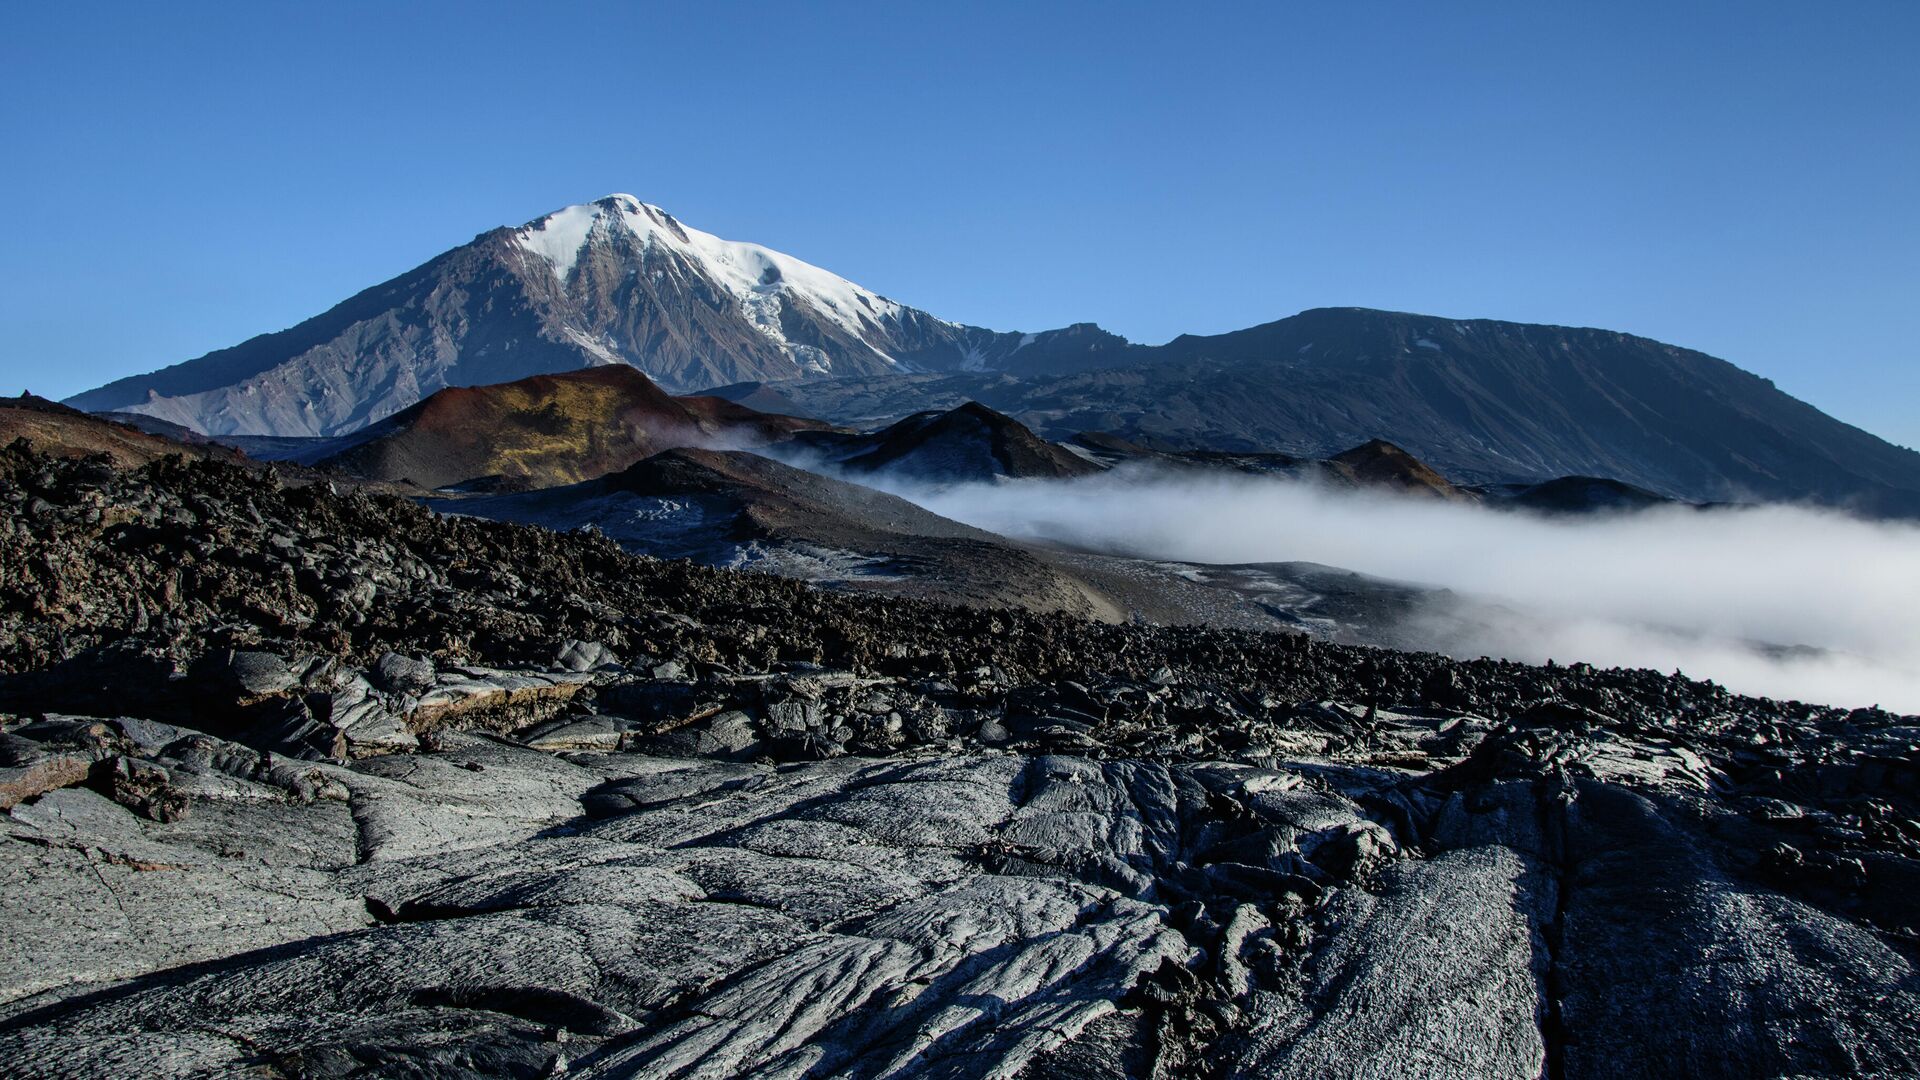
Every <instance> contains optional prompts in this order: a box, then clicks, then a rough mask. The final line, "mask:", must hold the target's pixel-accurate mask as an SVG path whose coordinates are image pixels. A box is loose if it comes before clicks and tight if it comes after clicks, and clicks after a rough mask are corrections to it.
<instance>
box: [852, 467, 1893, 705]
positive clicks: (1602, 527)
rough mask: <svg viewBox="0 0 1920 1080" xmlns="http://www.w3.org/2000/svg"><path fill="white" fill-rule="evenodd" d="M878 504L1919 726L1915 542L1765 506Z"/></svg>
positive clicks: (990, 487) (1029, 495)
mask: <svg viewBox="0 0 1920 1080" xmlns="http://www.w3.org/2000/svg"><path fill="white" fill-rule="evenodd" d="M866 482H867V483H872V482H873V481H872V479H871V478H867V479H866ZM888 486H889V489H890V490H893V491H895V492H896V493H898V494H901V495H904V496H906V497H908V498H910V499H912V500H914V501H915V502H918V503H920V504H921V505H923V506H925V507H927V508H928V509H930V510H933V511H934V512H936V513H939V514H943V515H945V516H947V517H951V518H954V519H957V520H959V521H963V522H966V523H968V524H971V525H976V526H979V527H981V528H984V529H991V530H992V531H994V532H998V533H1001V534H1003V535H1007V536H1014V537H1022V538H1028V539H1037V540H1048V541H1055V542H1059V543H1064V544H1068V545H1072V546H1076V547H1081V548H1086V549H1090V550H1095V551H1103V552H1111V553H1114V554H1123V555H1131V556H1138V557H1145V558H1156V559H1172V560H1180V561H1188V562H1207V563H1248V562H1282V561H1294V560H1304V561H1309V562H1318V563H1325V564H1327V565H1330V566H1338V567H1343V568H1346V569H1349V570H1357V571H1360V572H1363V573H1367V574H1372V575H1376V576H1380V577H1386V578H1393V579H1398V580H1402V581H1408V582H1414V583H1419V584H1425V585H1432V586H1437V587H1441V588H1446V589H1451V590H1455V591H1457V592H1458V593H1461V594H1463V601H1462V602H1463V603H1471V602H1472V601H1473V600H1474V599H1479V600H1486V601H1491V602H1492V603H1493V604H1495V605H1497V606H1498V607H1499V608H1501V609H1505V613H1504V614H1503V615H1501V616H1500V617H1498V618H1495V619H1494V620H1492V621H1491V622H1487V621H1485V620H1479V621H1480V623H1481V624H1480V625H1477V626H1473V627H1471V628H1468V629H1462V628H1461V627H1460V626H1459V625H1457V623H1458V622H1459V620H1452V619H1446V620H1435V627H1436V629H1435V630H1434V632H1435V633H1436V634H1440V633H1444V634H1445V635H1446V636H1447V637H1448V640H1443V641H1435V642H1434V647H1435V648H1439V649H1442V650H1443V651H1446V652H1449V653H1452V654H1454V655H1460V656H1478V655H1482V654H1486V655H1493V656H1503V657H1508V658H1512V659H1516V660H1526V661H1531V662H1542V661H1545V660H1547V659H1554V660H1557V661H1559V662H1561V663H1572V662H1575V661H1586V662H1589V663H1594V664H1598V665H1605V666H1611V665H1624V666H1634V667H1649V668H1655V669H1659V670H1661V671H1673V670H1675V669H1679V670H1682V671H1684V672H1685V673H1686V674H1688V675H1690V676H1692V677H1695V678H1711V679H1713V680H1715V681H1717V682H1720V683H1723V684H1724V685H1726V686H1727V687H1729V688H1730V689H1733V690H1736V691H1739V692H1743V693H1752V694H1763V695H1767V696H1772V697H1793V698H1800V699H1802V700H1807V701H1820V702H1828V703H1832V704H1839V705H1847V706H1857V705H1871V704H1876V703H1877V704H1880V705H1882V706H1885V707H1887V708H1891V709H1897V710H1899V711H1903V712H1920V617H1917V616H1916V615H1915V613H1916V612H1920V527H1915V526H1912V525H1907V524H1886V523H1877V522H1867V521H1862V520H1859V519H1856V518H1851V517H1846V516H1843V515H1840V514H1833V513H1825V512H1820V511H1814V510H1808V509H1802V508H1797V507H1778V506H1774V507H1754V508H1741V509H1722V510H1710V511H1699V510H1692V509H1686V508H1677V507H1673V508H1659V509H1654V510H1649V511H1644V512H1640V513H1629V514H1610V515H1603V516H1587V517H1566V518H1547V517H1539V516H1534V515H1530V514H1520V513H1511V512H1503V511H1496V510H1488V509H1484V508H1481V507H1477V506H1468V505H1460V504H1455V503H1445V502H1440V501H1437V500H1433V501H1428V500H1420V499H1414V498H1409V497H1402V496H1395V495H1386V494H1376V493H1370V492H1355V491H1350V490H1339V489H1331V488H1326V487H1322V486H1319V485H1314V484H1308V483H1301V482H1294V481H1288V480H1281V479H1272V478H1262V477H1227V476H1218V477H1215V476H1195V475H1193V474H1190V473H1179V474H1171V473H1166V472H1160V471H1153V470H1126V469H1123V470H1117V471H1115V472H1113V473H1108V474H1104V475H1101V476H1097V477H1091V478H1087V479H1084V480H1076V481H1058V482H1047V483H1038V482H1023V483H1007V484H974V485H964V486H959V487H949V488H932V489H929V488H916V487H911V486H908V487H902V486H899V485H888ZM1476 607H1478V605H1476ZM1475 614H1476V615H1480V614H1484V612H1480V611H1476V613H1475ZM1466 621H1467V622H1470V623H1471V622H1474V621H1475V620H1466ZM1442 624H1444V625H1446V626H1447V629H1446V630H1444V631H1442V630H1440V629H1438V627H1439V626H1441V625H1442ZM1767 646H1785V647H1795V646H1798V647H1805V648H1800V649H1789V650H1788V651H1785V652H1782V651H1781V650H1780V649H1774V648H1768V647H1767ZM1812 650H1819V651H1818V652H1814V651H1812Z"/></svg>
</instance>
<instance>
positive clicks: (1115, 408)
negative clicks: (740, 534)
mask: <svg viewBox="0 0 1920 1080" xmlns="http://www.w3.org/2000/svg"><path fill="white" fill-rule="evenodd" d="M1119 359H1121V360H1124V365H1125V366H1115V367H1114V368H1112V369H1110V370H1103V371H1096V372H1082V373H1078V374H1070V375H1058V376H1045V377H1033V376H1022V375H1019V374H1014V373H1005V372H1000V373H990V374H927V375H907V376H892V377H888V378H884V379H862V378H844V379H827V380H814V381H798V382H794V381H789V382H780V383H775V384H771V385H770V386H742V387H729V388H724V389H722V390H720V391H718V392H719V393H721V394H723V395H726V396H729V397H737V396H744V395H746V394H751V393H761V394H768V393H777V394H779V395H781V396H783V398H784V399H785V400H787V401H789V402H790V403H791V404H792V407H794V408H796V409H798V410H800V411H802V412H804V413H806V414H807V415H811V416H818V417H821V418H823V419H829V420H834V421H837V422H840V423H845V424H849V425H853V426H872V425H875V424H880V423H885V422H889V421H891V420H893V419H896V418H898V417H902V416H906V415H908V414H911V413H915V412H919V411H922V410H925V409H930V408H932V409H944V408H951V407H954V406H956V405H959V404H960V403H962V402H965V401H977V402H980V403H982V404H985V405H988V406H990V407H992V408H994V409H997V410H999V411H1001V412H1004V413H1007V414H1008V415H1011V416H1013V417H1015V418H1016V419H1019V420H1021V421H1022V422H1024V423H1026V424H1027V425H1028V426H1030V427H1032V428H1034V429H1035V430H1036V431H1037V432H1039V433H1040V434H1041V435H1043V436H1045V437H1047V438H1050V439H1066V438H1070V437H1072V436H1073V435H1075V434H1076V433H1079V432H1082V431H1101V432H1108V433H1111V434H1114V435H1117V436H1120V437H1122V438H1125V439H1128V440H1131V441H1134V442H1138V443H1145V444H1150V445H1165V446H1169V447H1177V448H1180V449H1191V448H1199V449H1206V450H1221V451H1265V452H1277V453H1283V454H1288V455H1292V456H1297V457H1305V458H1324V457H1327V456H1329V455H1331V454H1334V453H1337V452H1339V451H1342V450H1345V449H1347V448H1349V447H1353V446H1356V445H1359V444H1361V443H1364V442H1366V441H1368V440H1371V439H1385V440H1388V441H1390V442H1392V443H1394V444H1395V445H1398V446H1401V447H1404V448H1406V449H1407V450H1408V451H1410V452H1411V453H1412V454H1414V455H1415V456H1416V457H1418V458H1419V459H1421V460H1422V461H1425V462H1427V463H1428V464H1430V465H1431V466H1433V467H1434V468H1436V469H1438V470H1439V471H1441V472H1442V473H1444V474H1446V475H1447V476H1449V477H1452V478H1453V479H1454V480H1456V481H1457V482H1461V483H1505V482H1515V481H1528V482H1539V481H1543V480H1548V479H1553V478H1556V477H1560V476H1570V475H1572V476H1593V477H1601V478H1606V479H1611V480H1617V481H1620V482H1623V483H1626V484H1630V485H1633V486H1636V487H1640V488H1644V489H1646V490H1648V491H1651V492H1654V493H1656V494H1659V495H1664V496H1667V497H1670V498H1678V499H1683V500H1686V501H1689V502H1753V501H1770V500H1779V501H1807V502H1815V503H1823V504H1826V505H1831V506H1842V507H1848V508H1852V509H1857V510H1860V511H1862V512H1865V513H1872V514H1885V515H1898V516H1915V515H1920V454H1917V453H1915V452H1914V451H1912V450H1909V449H1906V448H1903V447H1898V446H1894V445H1891V444H1889V443H1887V442H1885V441H1883V440H1881V439H1878V438H1876V437H1874V436H1873V435H1870V434H1868V433H1867V432H1864V431H1861V430H1860V429H1858V428H1855V427H1852V426H1850V425H1847V424H1844V423H1841V422H1840V421H1838V420H1835V419H1833V418H1832V417H1830V416H1827V415H1825V414H1824V413H1821V412H1820V411H1819V410H1817V409H1815V408H1813V407H1812V406H1810V405H1808V404H1806V403H1805V402H1801V401H1799V400H1796V399H1795V398H1793V397H1790V396H1789V395H1787V394H1785V393H1782V392H1781V391H1780V390H1778V389H1777V388H1775V387H1774V386H1773V384H1772V383H1771V382H1769V381H1767V380H1765V379H1762V378H1759V377H1758V376H1755V375H1752V374H1749V373H1747V372H1744V371H1742V370H1740V369H1739V368H1737V367H1735V366H1733V365H1732V364H1729V363H1727V362H1726V361H1723V360H1718V359H1715V358H1713V357H1711V356H1707V355H1706V354H1704V353H1699V352H1694V351H1692V350H1689V349H1681V348H1678V347H1675V346H1671V345H1665V344H1662V343H1660V342H1656V341H1650V340H1647V339H1645V338H1636V337H1632V336H1630V335H1627V334H1618V333H1613V332H1611V331H1605V330H1588V329H1575V328H1568V327H1554V326H1534V325H1528V324H1522V323H1507V322H1497V321H1493V320H1485V319H1472V320H1452V319H1443V318H1437V317H1433V316H1425V315H1409V314H1401V313H1396V312H1384V311H1369V310H1365V309H1359V308H1328V309H1319V310H1314V311H1307V312H1303V313H1301V314H1299V315H1296V316H1294V317H1292V318H1289V319H1282V320H1280V321H1278V322H1274V323H1268V324H1266V325H1264V326H1258V327H1254V328H1252V329H1249V330H1242V331H1238V332H1235V333H1231V334H1221V335H1216V336H1212V337H1191V336H1189V337H1180V338H1176V339H1174V340H1173V341H1171V342H1169V343H1167V344H1166V345H1164V346H1158V347H1144V346H1135V347H1133V348H1131V349H1129V350H1128V351H1127V352H1126V353H1124V354H1122V356H1121V357H1120V358H1119Z"/></svg>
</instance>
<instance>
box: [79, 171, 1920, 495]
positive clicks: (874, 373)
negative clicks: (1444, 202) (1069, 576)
mask: <svg viewBox="0 0 1920 1080" xmlns="http://www.w3.org/2000/svg"><path fill="white" fill-rule="evenodd" d="M610 364H625V365H630V366H633V367H636V368H638V369H640V370H641V371H642V372H644V373H645V374H647V375H648V376H649V377H651V378H653V379H654V380H655V381H657V382H659V383H660V384H661V386H662V387H663V388H664V389H665V390H667V391H669V392H677V393H687V392H691V391H696V390H699V391H704V390H707V389H709V388H712V387H720V388H721V389H720V390H718V391H716V394H717V396H720V397H724V398H727V399H729V400H733V401H736V402H738V401H740V400H741V399H742V398H743V397H748V396H751V395H753V394H755V393H761V395H762V396H761V397H760V398H759V399H758V400H762V401H765V400H769V399H768V397H767V395H768V394H772V395H776V396H777V399H778V400H790V401H792V402H794V403H795V405H796V406H797V409H796V410H793V411H801V412H806V413H810V414H812V415H816V416H819V417H820V418H822V419H826V420H830V421H834V422H836V423H844V424H857V425H869V424H871V425H878V424H884V423H891V422H894V421H897V420H899V419H901V418H903V417H906V416H908V415H910V414H913V413H917V412H923V411H927V410H929V409H935V410H944V409H951V408H954V407H957V406H959V405H961V404H963V403H964V402H966V401H977V402H980V403H981V404H983V405H986V406H988V407H990V408H993V409H996V410H999V411H1001V412H1005V413H1007V414H1009V415H1011V416H1014V417H1016V418H1019V419H1021V420H1022V421H1023V422H1025V423H1027V424H1028V425H1029V426H1031V427H1033V428H1035V429H1036V430H1037V431H1039V432H1041V433H1042V434H1043V435H1045V436H1046V437H1048V438H1052V439H1062V438H1066V437H1069V436H1071V435H1073V434H1075V433H1077V432H1079V431H1106V432H1110V433H1113V434H1115V435H1118V436H1120V437H1123V438H1126V439H1129V440H1133V441H1137V442H1142V443H1146V444H1171V445H1179V446H1188V447H1202V448H1205V449H1211V450H1226V451H1262V452H1277V453H1284V454H1290V455H1296V456H1304V457H1324V456H1326V455H1328V454H1331V453H1334V452H1338V451H1341V450H1344V449H1346V448H1349V447H1352V446H1355V445H1358V444H1361V443H1364V442H1366V441H1368V440H1371V439H1386V440H1389V441H1391V442H1393V443H1395V444H1396V445H1400V446H1404V447H1406V448H1407V450H1409V451H1410V452H1411V453H1413V454H1414V455H1415V456H1417V457H1418V458H1420V459H1421V460H1422V461H1425V462H1428V463H1430V464H1432V465H1433V466H1435V467H1436V468H1439V469H1441V470H1442V471H1443V472H1444V473H1445V474H1446V475H1448V476H1450V477H1455V478H1458V479H1460V480H1462V481H1465V482H1475V483H1515V482H1538V481H1542V480H1547V479H1552V478H1554V477H1558V476H1569V475H1584V476H1595V477H1602V478H1607V479H1613V480H1617V481H1620V482H1622V483H1625V484H1629V485H1632V486H1635V487H1639V488H1644V489H1646V490H1648V491H1651V492H1654V493H1657V494H1660V495H1663V496H1667V497H1671V498H1678V499H1685V500H1688V501H1694V502H1730V501H1806V502H1814V503H1819V504H1822V505H1828V506H1840V507H1845V508H1849V509H1854V510H1858V511H1860V512H1863V513H1868V514H1875V515H1894V516H1920V453H1915V452H1914V451H1911V450H1906V449H1903V448H1900V447H1896V446H1893V445H1892V444H1890V443H1887V442H1886V441H1885V440H1882V439H1879V438H1877V437H1875V436H1873V435H1871V434H1869V433H1867V432H1865V431H1862V430H1860V429H1858V428H1855V427H1853V426H1851V425H1847V424H1844V423H1842V422H1841V421H1838V420H1835V419H1833V418H1832V417H1829V416H1827V415H1826V414H1824V413H1821V412H1820V411H1819V410H1818V409H1815V408H1814V407H1813V406H1811V405H1808V404H1806V403H1805V402H1801V401H1799V400H1797V399H1795V398H1793V397H1791V396H1790V395H1787V394H1785V393H1783V392H1781V391H1780V390H1779V389H1778V388H1777V387H1776V386H1774V385H1773V384H1772V382H1771V381H1769V380H1766V379H1764V378H1762V377H1760V376H1758V375H1754V374H1752V373H1750V372H1746V371H1743V370H1742V369H1740V368H1738V367H1737V366H1735V365H1733V364H1732V363H1730V362H1728V361H1725V360H1721V359H1718V358H1715V357H1712V356H1709V355H1708V354H1706V353H1702V352H1698V351H1696V350H1691V349H1682V348H1679V347H1677V346H1673V345H1667V344H1664V343H1661V342H1657V341H1654V340H1652V339H1648V338H1642V337H1637V336H1634V335H1629V334H1623V333H1620V332H1617V331H1610V330H1603V329H1597V328H1584V327H1555V326H1542V325H1533V324H1525V323H1513V322H1505V321H1501V320H1491V319H1449V318H1443V317H1439V316H1427V315H1418V314H1412V313H1404V312H1383V311H1374V310H1371V309H1365V308H1313V309H1309V310H1307V311H1304V312H1301V313H1299V314H1297V315H1294V316H1290V317H1288V318H1284V319H1279V320H1274V321H1271V322H1267V323H1262V324H1260V325H1257V326H1253V327H1248V328H1246V329H1243V330H1237V331H1231V332H1229V333H1225V334H1215V335H1191V334H1187V335H1181V336H1179V337H1176V338H1174V339H1173V340H1171V341H1169V342H1167V343H1165V344H1163V345H1138V344H1133V343H1130V342H1127V341H1126V340H1125V339H1124V338H1121V337H1119V336H1118V335H1114V334H1111V333H1109V332H1107V331H1105V330H1102V329H1100V328H1099V327H1097V326H1095V325H1093V324H1088V323H1075V324H1072V325H1069V326H1067V327H1064V328H1061V329H1058V330H1051V331H1046V332H1043V333H1037V334H1034V333H1017V332H1012V331H1007V332H1001V331H993V330H987V329H984V328H980V327H971V326H965V325H962V324H959V323H953V322H948V321H946V320H942V319H939V318H937V317H936V316H933V315H931V314H929V313H927V312H925V311H921V310H919V309H916V308H911V307H907V306H905V305H902V304H900V303H898V302H896V301H893V300H890V299H888V298H886V297H883V296H881V295H880V294H878V293H875V292H873V291H872V290H868V289H865V288H862V287H860V286H858V285H856V284H854V283H852V282H850V281H848V280H847V279H845V278H841V277H839V276H837V275H834V274H832V273H830V272H828V271H826V270H823V269H821V268H819V267H816V266H813V265H812V264H810V263H805V262H803V261H801V260H799V259H796V258H793V257H792V256H788V255H785V254H782V253H780V252H776V251H773V250H771V249H768V248H764V247H761V246H759V245H756V244H749V243H743V242H737V241H728V240H722V239H720V238H719V237H716V236H713V235H711V234H708V233H703V232H701V231H699V230H697V229H693V228H691V227H689V226H686V225H684V224H683V223H682V222H680V221H679V220H678V219H677V218H675V217H674V216H673V215H671V214H670V213H668V212H666V211H665V210H662V209H660V208H659V207H656V206H652V205H649V204H646V203H643V202H641V201H640V200H638V199H636V198H634V197H632V196H629V195H614V196H608V197H606V198H603V199H600V200H596V201H595V202H592V203H586V204H580V205H577V206H571V207H566V208H563V209H562V210H558V211H555V212H553V213H551V214H547V215H544V216H542V217H539V218H536V219H534V220H533V221H531V222H528V223H527V224H525V225H521V226H518V227H502V228H498V229H493V230H489V231H487V232H485V233H482V234H480V235H479V236H478V237H476V238H475V239H474V240H473V241H472V242H470V243H468V244H466V245H463V246H462V247H459V248H456V249H454V250H452V251H449V252H446V253H443V254H442V255H440V256H436V257H435V258H434V259H431V260H428V261H427V262H426V263H423V264H422V265H421V266H420V267H417V268H415V269H413V270H411V271H408V272H407V273H405V274H401V275H399V276H398V277H395V278H393V279H391V280H390V281H388V282H385V283H383V284H381V285H377V286H375V287H373V288H372V289H368V290H363V291H362V292H360V293H358V294H355V296H353V297H351V298H349V299H348V300H347V301H344V302H343V303H341V304H339V305H336V306H335V307H334V308H333V309H330V310H329V311H327V312H325V313H323V314H321V315H319V316H316V317H315V318H314V319H310V320H308V321H306V322H304V323H301V324H300V325H298V326H295V327H292V328H289V329H287V330H283V331H279V332H277V333H275V334H269V335H262V336H260V337H256V338H254V339H251V340H249V341H247V342H243V343H241V344H240V345H237V346H234V347H232V348H230V349H225V350H220V351H217V352H215V353H209V354H207V355H206V356H204V357H201V358H199V359H197V360H193V361H189V362H187V363H184V364H179V365H174V366H173V367H170V368H166V369H162V370H161V371H159V372H156V373H153V374H151V375H146V376H136V377H133V378H129V379H122V380H118V381H116V382H114V383H110V384H108V385H107V386H105V387H101V388H99V389H96V390H92V391H88V392H86V393H84V394H80V395H77V396H76V397H74V398H70V399H68V400H69V403H70V404H73V405H76V406H77V407H81V408H85V409H88V410H91V411H112V410H123V411H134V412H139V413H142V414H145V415H149V416H153V417H155V418H158V419H161V420H165V421H169V422H171V423H175V424H180V425H183V426H185V427H188V428H192V429H194V430H196V431H200V432H203V433H206V434H209V435H242V434H249V433H259V434H276V435H295V436H315V435H325V436H333V435H341V434H345V433H349V432H353V431H357V430H359V429H361V428H364V427H366V426H367V425H369V424H372V423H375V422H378V421H380V420H382V419H384V418H386V417H388V416H391V415H393V414H395V413H397V412H400V411H401V410H403V409H405V408H408V407H410V406H411V405H413V404H414V403H416V402H418V401H420V400H422V399H424V398H426V397H427V396H429V395H431V394H432V393H433V392H435V391H436V390H439V389H443V388H445V387H449V386H472V385H481V384H491V383H500V382H508V381H512V380H515V379H520V378H525V377H527V376H531V375H541V374H553V373H556V372H560V371H567V370H574V369H579V368H588V367H599V366H606V365H610ZM783 411H785V410H783Z"/></svg>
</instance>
